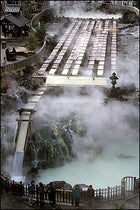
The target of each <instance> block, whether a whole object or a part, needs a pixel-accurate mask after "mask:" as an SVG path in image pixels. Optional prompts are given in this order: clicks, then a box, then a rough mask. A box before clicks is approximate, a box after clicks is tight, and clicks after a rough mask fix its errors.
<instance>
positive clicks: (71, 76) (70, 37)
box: [33, 19, 117, 86]
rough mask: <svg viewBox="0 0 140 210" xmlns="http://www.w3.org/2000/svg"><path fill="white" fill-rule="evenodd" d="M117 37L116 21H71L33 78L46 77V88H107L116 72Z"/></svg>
mask: <svg viewBox="0 0 140 210" xmlns="http://www.w3.org/2000/svg"><path fill="white" fill-rule="evenodd" d="M116 34H117V25H116V20H115V19H105V20H103V19H100V20H98V19H95V20H94V19H73V20H72V22H71V24H70V26H69V27H68V29H67V30H66V31H65V33H64V34H63V36H62V37H61V39H60V40H59V42H58V43H57V45H56V47H55V48H54V49H53V51H52V52H51V54H50V55H49V56H48V58H47V59H46V60H45V61H44V63H43V65H42V66H41V68H40V69H39V70H38V72H36V73H34V74H33V77H37V78H46V86H47V85H81V86H82V85H88V86H89V85H100V86H102V85H107V84H108V79H107V77H108V76H109V75H108V73H109V74H111V73H112V71H113V72H114V71H115V72H116V50H117V49H116ZM110 43H111V44H110ZM110 45H111V46H110ZM108 60H110V65H109V68H108V67H107V68H106V62H108Z"/></svg>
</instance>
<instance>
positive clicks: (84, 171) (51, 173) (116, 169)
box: [36, 142, 139, 189]
mask: <svg viewBox="0 0 140 210" xmlns="http://www.w3.org/2000/svg"><path fill="white" fill-rule="evenodd" d="M121 153H127V154H130V155H132V156H134V157H135V158H127V159H123V158H118V157H117V156H116V155H117V154H121ZM138 166H139V157H138V144H137V143H136V142H134V143H133V144H131V145H128V144H127V145H123V146H122V145H120V148H119V147H118V148H117V149H116V150H115V151H114V152H112V153H110V152H109V151H108V150H107V149H106V151H104V152H103V153H102V154H101V155H100V156H99V157H98V158H97V159H96V160H95V161H93V162H87V161H86V160H85V161H84V160H83V159H82V158H81V160H76V161H73V162H71V163H68V164H66V165H64V166H62V167H58V168H55V169H47V170H40V171H39V174H38V177H37V178H36V182H39V181H40V180H41V181H42V182H43V183H45V184H46V183H48V182H50V181H56V180H57V181H62V180H64V181H66V182H68V183H70V184H71V185H75V184H76V183H79V184H81V183H83V184H87V185H89V184H92V185H93V186H94V188H96V189H98V188H105V187H108V186H116V185H120V184H121V179H122V178H123V177H124V176H134V177H135V176H136V177H139V168H138Z"/></svg>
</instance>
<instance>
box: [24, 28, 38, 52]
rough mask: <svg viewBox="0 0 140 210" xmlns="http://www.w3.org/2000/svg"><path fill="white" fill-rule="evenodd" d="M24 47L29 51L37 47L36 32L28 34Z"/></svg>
mask: <svg viewBox="0 0 140 210" xmlns="http://www.w3.org/2000/svg"><path fill="white" fill-rule="evenodd" d="M25 45H26V47H27V48H28V49H29V50H35V49H36V48H37V46H38V39H37V36H36V32H33V31H32V32H30V33H29V36H27V37H26V39H25Z"/></svg>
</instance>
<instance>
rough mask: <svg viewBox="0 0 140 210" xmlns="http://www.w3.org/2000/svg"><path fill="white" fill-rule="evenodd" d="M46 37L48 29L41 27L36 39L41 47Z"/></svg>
mask: <svg viewBox="0 0 140 210" xmlns="http://www.w3.org/2000/svg"><path fill="white" fill-rule="evenodd" d="M45 35H46V29H45V26H44V25H41V26H40V27H39V28H38V29H37V31H36V37H37V40H38V42H39V44H40V45H42V44H43V42H44V38H45Z"/></svg>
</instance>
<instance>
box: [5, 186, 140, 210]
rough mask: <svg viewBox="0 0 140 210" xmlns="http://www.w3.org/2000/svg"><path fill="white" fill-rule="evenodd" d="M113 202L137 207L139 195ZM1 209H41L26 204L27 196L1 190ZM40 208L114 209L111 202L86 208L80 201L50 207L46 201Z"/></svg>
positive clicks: (131, 207)
mask: <svg viewBox="0 0 140 210" xmlns="http://www.w3.org/2000/svg"><path fill="white" fill-rule="evenodd" d="M114 203H115V204H118V205H119V206H120V205H122V204H125V209H139V196H138V195H137V196H136V197H134V198H133V199H130V200H117V201H114ZM1 209H41V208H40V206H38V205H37V204H36V203H34V204H33V206H32V207H29V206H28V199H27V198H24V197H23V198H20V197H18V196H13V195H12V194H10V193H6V192H5V191H3V190H2V193H1ZM42 209H47V210H49V209H50V210H51V209H65V210H66V209H69V210H72V209H73V210H74V209H83V210H86V209H92V210H94V209H116V207H115V205H114V204H113V202H100V203H99V202H98V203H94V204H93V206H92V207H91V208H88V207H87V206H86V205H83V204H82V203H80V207H79V208H76V207H74V206H71V205H70V204H68V205H66V204H62V203H56V206H55V207H51V206H50V205H49V204H48V203H45V206H44V208H42Z"/></svg>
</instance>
